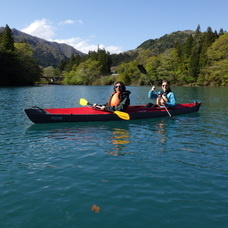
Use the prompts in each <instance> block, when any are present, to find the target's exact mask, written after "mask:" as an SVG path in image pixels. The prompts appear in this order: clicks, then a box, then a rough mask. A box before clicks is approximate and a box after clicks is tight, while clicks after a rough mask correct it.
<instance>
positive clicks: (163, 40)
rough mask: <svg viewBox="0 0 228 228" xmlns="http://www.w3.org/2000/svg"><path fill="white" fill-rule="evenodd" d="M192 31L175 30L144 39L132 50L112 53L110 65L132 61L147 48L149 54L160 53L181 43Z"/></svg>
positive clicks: (192, 33)
mask: <svg viewBox="0 0 228 228" xmlns="http://www.w3.org/2000/svg"><path fill="white" fill-rule="evenodd" d="M194 33H195V32H194V31H192V30H185V31H177V32H172V33H170V34H166V35H164V36H162V37H160V38H157V39H149V40H146V41H144V42H143V43H142V44H140V45H139V46H138V47H137V48H136V49H134V50H130V51H126V52H123V53H120V54H113V55H112V66H118V65H119V64H121V63H127V62H130V61H133V60H134V59H136V58H137V56H138V54H139V53H140V52H141V51H142V50H149V51H150V53H151V56H152V55H153V56H156V55H158V54H161V53H163V52H164V51H166V50H167V49H169V48H174V47H176V45H177V44H179V45H181V44H183V43H184V42H185V41H186V40H187V39H188V37H189V36H190V35H194Z"/></svg>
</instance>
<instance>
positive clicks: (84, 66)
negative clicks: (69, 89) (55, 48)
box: [64, 59, 101, 85]
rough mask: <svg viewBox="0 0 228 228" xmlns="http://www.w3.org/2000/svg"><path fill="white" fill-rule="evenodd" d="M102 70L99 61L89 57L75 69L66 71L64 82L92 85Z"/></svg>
mask: <svg viewBox="0 0 228 228" xmlns="http://www.w3.org/2000/svg"><path fill="white" fill-rule="evenodd" d="M100 70H101V69H100V63H99V61H94V60H91V59H87V60H86V61H85V62H82V63H80V64H79V66H78V67H77V68H76V69H75V70H72V71H70V72H66V73H65V74H64V82H65V83H66V84H75V85H91V84H92V83H93V82H94V81H95V80H96V79H97V77H98V75H99V74H100Z"/></svg>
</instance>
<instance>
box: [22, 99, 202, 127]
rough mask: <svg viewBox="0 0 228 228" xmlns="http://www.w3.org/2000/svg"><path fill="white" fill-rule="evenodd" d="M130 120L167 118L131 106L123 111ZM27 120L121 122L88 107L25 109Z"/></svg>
mask: <svg viewBox="0 0 228 228" xmlns="http://www.w3.org/2000/svg"><path fill="white" fill-rule="evenodd" d="M200 105H201V103H200V102H194V103H188V104H178V105H176V107H175V109H168V110H169V113H170V114H171V115H172V116H175V115H181V114H186V113H192V112H197V111H198V110H199V108H200ZM125 112H126V113H128V114H129V116H130V119H145V118H154V117H165V116H169V114H168V112H167V110H166V109H165V108H161V107H156V108H146V107H145V105H137V106H136V105H132V106H129V107H128V108H127V110H126V111H125ZM25 113H26V114H27V116H28V118H29V119H30V120H31V121H32V122H34V123H55V122H89V121H90V122H91V121H114V120H122V119H121V117H120V116H118V115H116V114H115V113H110V112H107V111H100V110H97V109H93V108H92V107H90V106H87V107H77V108H53V109H42V108H39V107H33V108H30V109H25Z"/></svg>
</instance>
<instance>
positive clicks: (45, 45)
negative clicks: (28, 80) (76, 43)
mask: <svg viewBox="0 0 228 228" xmlns="http://www.w3.org/2000/svg"><path fill="white" fill-rule="evenodd" d="M3 30H4V27H0V32H2V31H3ZM11 31H12V33H13V37H14V41H15V42H24V41H26V42H27V43H28V44H30V45H31V47H32V48H33V50H34V57H35V58H36V60H37V61H38V64H39V65H41V66H42V67H47V66H57V65H58V64H59V63H60V62H61V60H64V59H69V58H70V57H71V56H72V54H75V55H81V56H83V55H85V54H84V53H82V52H80V51H78V50H76V49H75V48H73V47H72V46H70V45H67V44H60V43H57V42H50V41H47V40H44V39H41V38H38V37H35V36H31V35H28V34H26V33H23V32H20V31H19V30H17V29H11Z"/></svg>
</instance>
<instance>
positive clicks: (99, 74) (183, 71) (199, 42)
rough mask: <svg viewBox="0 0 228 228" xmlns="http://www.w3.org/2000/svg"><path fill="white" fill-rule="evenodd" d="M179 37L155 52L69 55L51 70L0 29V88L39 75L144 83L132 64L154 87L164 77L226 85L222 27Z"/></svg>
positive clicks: (227, 42) (146, 47)
mask: <svg viewBox="0 0 228 228" xmlns="http://www.w3.org/2000/svg"><path fill="white" fill-rule="evenodd" d="M185 35H186V34H185ZM183 37H184V36H183V34H181V33H180V37H178V36H177V37H175V39H174V40H176V41H175V43H174V44H172V45H171V42H170V40H169V36H168V35H167V36H164V37H163V38H162V42H161V41H160V43H159V46H157V47H156V48H155V49H156V51H154V50H155V49H152V48H150V47H151V45H155V44H156V41H155V40H151V41H150V42H144V44H142V45H140V46H139V47H140V48H137V49H135V50H133V51H129V52H125V53H120V54H110V53H109V52H107V51H105V50H104V49H99V48H98V50H97V51H90V52H89V53H88V54H87V55H85V56H80V55H72V56H71V58H70V59H65V60H63V61H62V62H61V64H60V65H59V66H58V67H56V68H54V67H53V66H49V67H46V68H44V69H41V68H40V67H39V65H38V64H37V62H36V60H35V58H34V53H33V50H32V48H31V47H30V45H29V44H27V43H25V42H24V43H15V42H14V40H13V36H12V33H11V30H10V28H9V26H8V25H6V27H5V30H4V31H3V32H2V33H1V34H0V72H1V78H0V86H20V85H33V84H34V83H35V82H38V81H39V80H40V77H41V76H42V75H43V76H47V77H55V76H57V77H59V78H62V81H61V82H60V83H61V84H73V85H110V84H113V83H114V82H115V81H116V80H121V81H123V82H124V83H125V84H126V85H148V81H147V79H146V78H145V75H142V74H141V73H140V71H139V70H138V68H137V65H138V64H143V65H144V67H145V68H146V69H147V72H148V74H149V77H150V80H151V81H152V82H153V83H155V84H158V83H160V81H161V80H162V79H167V80H169V81H171V83H172V84H173V85H191V86H227V84H228V54H227V53H228V33H226V32H225V31H223V29H221V30H220V31H219V33H217V31H212V29H211V27H208V28H207V30H206V31H205V32H201V30H200V26H198V27H197V29H196V31H194V32H192V33H190V34H188V36H187V38H186V36H185V38H184V39H183ZM153 47H154V46H153ZM111 69H112V70H111ZM113 69H114V70H113ZM113 72H115V73H116V74H113Z"/></svg>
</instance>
